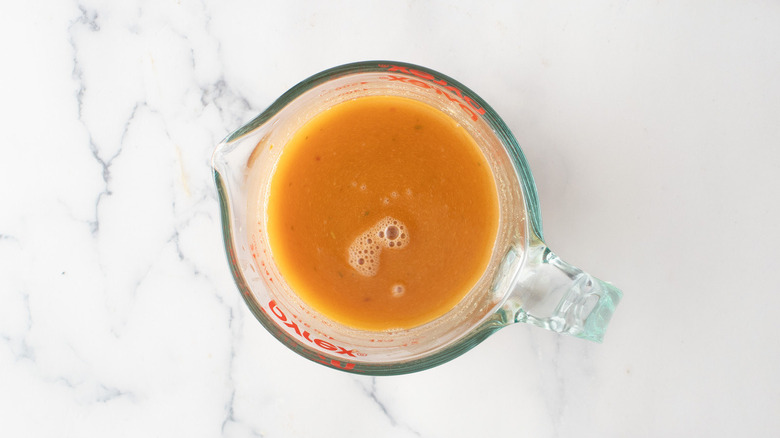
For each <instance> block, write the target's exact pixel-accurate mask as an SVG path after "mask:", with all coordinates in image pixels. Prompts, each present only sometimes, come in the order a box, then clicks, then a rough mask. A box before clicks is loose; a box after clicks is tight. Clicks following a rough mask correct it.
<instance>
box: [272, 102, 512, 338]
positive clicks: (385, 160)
mask: <svg viewBox="0 0 780 438" xmlns="http://www.w3.org/2000/svg"><path fill="white" fill-rule="evenodd" d="M267 214H268V235H269V244H270V247H271V252H272V254H273V257H274V260H275V262H276V264H277V266H278V268H279V271H280V273H281V274H282V275H283V276H284V278H285V280H286V281H287V282H288V284H289V285H290V286H291V287H292V289H293V290H294V291H295V292H296V294H297V295H298V296H299V297H300V298H301V299H302V300H303V301H304V302H306V303H307V304H308V305H309V306H311V307H312V308H314V309H315V310H317V311H319V312H321V313H322V314H324V315H326V316H327V317H329V318H331V319H333V320H335V321H337V322H340V323H342V324H345V325H348V326H351V327H354V328H359V329H366V330H387V329H397V328H411V327H414V326H417V325H421V324H424V323H426V322H429V321H431V320H433V319H435V318H437V317H439V316H441V315H443V314H445V313H446V312H448V311H449V310H451V309H452V308H453V307H455V305H456V304H457V303H458V302H459V301H460V300H461V299H462V298H463V297H464V296H465V295H466V294H467V293H468V292H469V290H471V288H472V287H473V286H474V284H475V283H476V282H477V281H478V280H479V278H480V277H481V275H482V273H483V271H484V270H485V268H486V267H487V264H488V261H489V260H490V257H491V252H492V248H493V243H494V241H495V238H496V233H497V229H498V216H499V213H498V198H497V193H496V186H495V182H494V179H493V175H492V173H491V170H490V166H489V165H488V163H487V161H486V160H485V157H484V156H483V155H482V152H481V151H480V149H479V147H478V146H477V145H476V143H475V142H474V140H473V139H472V138H471V136H470V135H469V134H468V133H467V132H466V131H465V130H464V129H463V128H462V127H460V126H459V125H457V123H456V122H455V121H454V120H453V119H451V118H450V117H448V116H447V115H445V114H444V113H442V112H440V111H438V110H436V109H434V108H432V107H430V106H428V105H426V104H423V103H420V102H417V101H414V100H411V99H406V98H401V97H391V96H375V97H363V98H358V99H355V100H352V101H348V102H344V103H341V104H339V105H336V106H334V107H332V108H330V109H329V110H327V111H325V112H323V113H321V114H319V115H317V116H316V117H315V118H314V119H312V120H311V121H309V122H308V123H307V124H306V125H305V126H304V127H303V128H302V129H300V130H299V131H298V132H297V133H296V134H295V135H294V136H293V138H292V140H291V141H290V142H289V143H288V144H287V145H286V146H285V149H284V152H283V153H282V155H281V157H280V159H279V162H278V164H277V167H276V170H275V173H274V175H273V177H272V180H271V187H270V192H269V199H268V207H267ZM393 227H394V228H393Z"/></svg>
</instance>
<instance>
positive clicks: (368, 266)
mask: <svg viewBox="0 0 780 438" xmlns="http://www.w3.org/2000/svg"><path fill="white" fill-rule="evenodd" d="M408 244H409V230H408V229H407V228H406V225H404V223H403V222H401V221H399V220H398V219H395V218H393V217H390V216H386V217H384V218H383V219H381V220H380V221H379V222H377V223H376V224H374V225H373V226H372V227H371V228H369V229H368V230H366V231H365V232H363V234H361V235H359V236H358V237H357V238H356V239H355V240H354V241H353V242H352V244H351V245H350V246H349V265H350V266H352V267H353V268H354V269H355V270H356V271H358V273H360V274H361V275H365V276H366V277H372V276H374V275H376V273H377V271H378V270H379V256H380V254H382V250H383V249H385V248H387V249H400V248H404V247H406V246H407V245H408ZM401 288H403V286H401ZM393 293H396V291H395V289H394V290H393ZM400 294H403V290H401V292H400Z"/></svg>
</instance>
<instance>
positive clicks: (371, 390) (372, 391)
mask: <svg viewBox="0 0 780 438" xmlns="http://www.w3.org/2000/svg"><path fill="white" fill-rule="evenodd" d="M361 386H362V388H363V391H364V392H365V393H366V395H368V396H369V397H370V398H371V400H372V401H373V402H374V403H375V404H376V406H377V407H378V408H379V410H380V411H381V412H382V414H383V415H384V416H385V418H387V420H388V421H389V422H390V425H391V426H392V427H400V428H402V429H406V430H407V431H409V432H411V433H413V434H414V435H416V436H421V435H420V433H419V432H417V431H416V430H413V429H412V428H410V427H409V426H408V425H406V424H402V423H400V422H398V421H397V420H396V419H395V417H394V416H393V415H392V414H391V413H390V411H389V410H388V409H387V406H385V404H384V402H382V400H380V399H379V396H378V395H377V388H376V377H371V385H370V386H367V385H364V384H362V383H361Z"/></svg>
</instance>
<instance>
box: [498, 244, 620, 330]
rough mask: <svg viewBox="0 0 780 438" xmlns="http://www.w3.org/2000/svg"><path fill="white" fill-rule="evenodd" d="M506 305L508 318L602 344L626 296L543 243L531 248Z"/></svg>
mask: <svg viewBox="0 0 780 438" xmlns="http://www.w3.org/2000/svg"><path fill="white" fill-rule="evenodd" d="M527 257H528V258H527V259H526V263H525V266H524V267H523V269H522V270H521V271H520V272H519V273H518V275H517V277H516V278H515V281H514V285H513V291H512V294H511V295H510V297H509V299H508V300H507V302H506V305H505V310H506V311H509V312H510V314H509V315H507V316H509V317H510V318H512V319H513V320H514V322H525V323H529V324H533V325H535V326H538V327H542V328H544V329H547V330H552V331H554V332H557V333H564V334H568V335H572V336H576V337H578V338H583V339H588V340H591V341H595V342H601V341H602V340H603V338H604V331H605V330H606V328H607V324H608V323H609V320H610V318H611V317H612V313H613V312H614V311H615V306H617V304H618V302H620V298H621V297H622V296H623V293H622V292H621V291H620V290H619V289H617V288H616V287H615V286H613V285H611V284H609V283H607V282H604V281H601V280H599V279H597V278H595V277H592V276H591V275H589V274H587V273H585V272H582V270H580V269H579V268H576V267H574V266H572V265H570V264H568V263H566V262H564V261H563V260H561V259H560V258H559V257H558V256H557V255H555V253H553V252H552V251H550V249H549V248H548V247H547V246H546V245H544V244H543V243H541V242H540V243H539V244H537V245H535V246H532V247H531V248H530V250H529V252H528V254H527Z"/></svg>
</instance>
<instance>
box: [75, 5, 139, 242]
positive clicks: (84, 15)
mask: <svg viewBox="0 0 780 438" xmlns="http://www.w3.org/2000/svg"><path fill="white" fill-rule="evenodd" d="M78 8H79V11H80V12H81V16H79V17H78V18H77V19H76V20H74V21H73V22H72V23H71V25H70V26H69V28H68V31H69V38H68V41H69V43H70V46H71V49H72V51H73V72H72V77H73V79H74V80H75V81H76V83H77V84H78V91H77V92H76V102H77V107H78V120H79V122H80V123H81V125H82V126H83V127H84V130H85V131H86V133H87V137H88V138H89V150H90V152H91V153H92V157H93V158H94V159H95V161H97V163H98V165H100V168H101V171H102V172H101V175H102V177H103V184H104V187H103V189H102V191H101V192H100V193H98V195H97V199H96V200H95V218H94V220H93V221H92V222H91V223H90V230H91V232H92V234H93V235H96V234H97V233H98V231H99V230H100V218H99V210H100V203H101V201H102V200H103V198H104V197H105V196H110V195H111V188H110V187H109V183H110V180H111V164H112V163H113V161H114V160H115V159H116V158H117V157H118V156H119V155H120V154H121V153H122V144H121V142H120V146H119V148H118V149H117V151H116V152H115V153H114V154H113V155H112V156H111V157H108V158H107V159H106V158H103V157H101V155H100V147H99V146H98V145H97V144H96V143H95V140H94V137H93V135H92V133H91V132H90V128H89V125H88V123H87V122H86V121H85V120H84V112H83V111H84V93H85V92H86V91H87V86H86V84H85V83H84V82H85V81H84V71H83V69H82V66H81V63H80V62H79V49H78V44H77V43H76V39H75V37H74V32H75V30H76V28H77V27H79V26H83V27H86V28H87V29H89V30H90V31H91V32H98V31H100V25H99V24H98V22H97V20H98V13H97V11H90V10H87V8H86V7H84V6H83V5H79V6H78ZM137 110H138V104H137V103H136V105H135V107H134V108H133V111H132V113H131V115H130V118H129V119H128V121H127V122H126V123H125V127H124V130H123V132H122V140H124V137H125V134H126V133H127V129H128V126H129V124H130V122H131V121H132V120H133V118H134V117H135V114H136V111H137Z"/></svg>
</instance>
